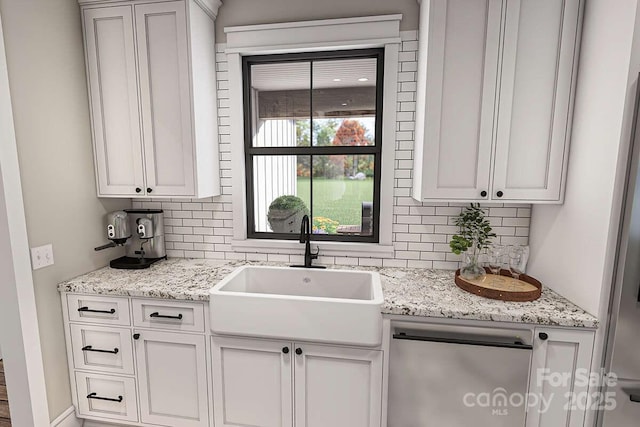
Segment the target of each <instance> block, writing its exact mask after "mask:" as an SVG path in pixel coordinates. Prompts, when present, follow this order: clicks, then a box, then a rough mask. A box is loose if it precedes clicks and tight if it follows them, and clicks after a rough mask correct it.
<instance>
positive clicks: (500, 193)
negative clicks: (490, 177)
mask: <svg viewBox="0 0 640 427" xmlns="http://www.w3.org/2000/svg"><path fill="white" fill-rule="evenodd" d="M496 196H498V197H502V196H504V193H503V192H502V191H498V192H497V193H496Z"/></svg>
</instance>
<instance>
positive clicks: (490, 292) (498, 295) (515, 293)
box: [455, 268, 542, 302]
mask: <svg viewBox="0 0 640 427" xmlns="http://www.w3.org/2000/svg"><path fill="white" fill-rule="evenodd" d="M485 271H486V272H487V275H486V276H485V277H484V278H482V279H479V280H469V279H465V278H463V277H462V276H460V270H457V271H456V279H455V281H456V285H458V287H459V288H461V289H464V290H465V291H467V292H471V293H472V294H474V295H479V296H481V297H485V298H491V299H497V300H501V301H516V302H527V301H534V300H537V299H538V298H540V295H541V294H542V283H540V282H539V281H538V280H536V279H534V278H533V277H531V276H527V275H526V274H521V275H520V280H516V279H514V278H513V277H511V273H510V272H509V271H508V270H500V275H499V280H496V278H497V277H498V276H496V275H494V274H491V272H490V271H489V269H488V268H485Z"/></svg>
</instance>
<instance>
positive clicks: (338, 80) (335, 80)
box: [333, 79, 342, 82]
mask: <svg viewBox="0 0 640 427" xmlns="http://www.w3.org/2000/svg"><path fill="white" fill-rule="evenodd" d="M333 81H334V82H340V81H342V79H333Z"/></svg>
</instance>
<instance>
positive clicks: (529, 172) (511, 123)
mask: <svg viewBox="0 0 640 427" xmlns="http://www.w3.org/2000/svg"><path fill="white" fill-rule="evenodd" d="M506 8H507V9H506V23H505V36H504V52H503V62H502V77H501V83H500V105H499V108H498V127H497V141H496V159H495V172H494V184H493V195H492V197H493V198H494V199H500V200H528V201H561V191H562V181H563V176H564V174H565V171H564V169H565V168H566V161H567V154H568V143H569V129H570V121H571V120H570V119H571V110H572V108H571V107H572V102H571V100H572V97H573V87H574V84H575V77H576V75H575V73H576V63H577V42H578V31H579V20H580V0H566V1H557V0H509V1H507V2H506ZM498 191H502V192H503V196H502V197H498V196H497V193H498Z"/></svg>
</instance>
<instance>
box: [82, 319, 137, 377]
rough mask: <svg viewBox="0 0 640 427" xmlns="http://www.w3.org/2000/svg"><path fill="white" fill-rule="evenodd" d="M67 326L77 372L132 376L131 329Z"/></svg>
mask: <svg viewBox="0 0 640 427" xmlns="http://www.w3.org/2000/svg"><path fill="white" fill-rule="evenodd" d="M70 327H71V347H72V353H73V364H74V366H75V367H76V369H86V370H91V371H99V372H111V373H116V374H125V375H133V373H134V372H133V344H132V341H131V338H132V337H131V329H128V328H126V329H125V328H114V327H108V326H93V325H77V324H72V325H70Z"/></svg>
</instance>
